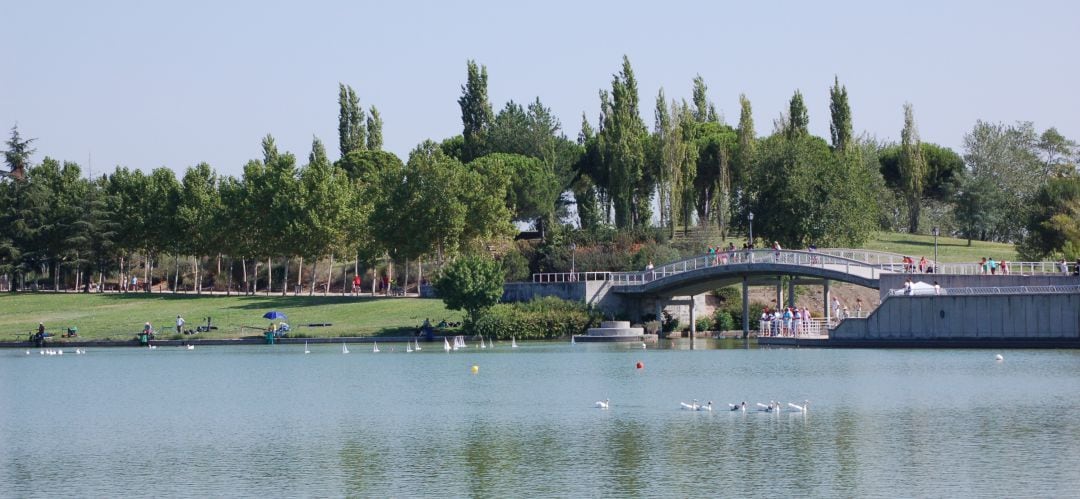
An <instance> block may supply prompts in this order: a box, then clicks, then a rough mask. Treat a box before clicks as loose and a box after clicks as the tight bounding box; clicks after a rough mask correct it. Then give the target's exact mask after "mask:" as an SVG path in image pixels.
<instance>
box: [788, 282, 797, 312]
mask: <svg viewBox="0 0 1080 499" xmlns="http://www.w3.org/2000/svg"><path fill="white" fill-rule="evenodd" d="M796 279H797V278H796V277H792V278H791V280H790V281H788V287H787V305H788V306H789V307H791V308H795V280H796Z"/></svg>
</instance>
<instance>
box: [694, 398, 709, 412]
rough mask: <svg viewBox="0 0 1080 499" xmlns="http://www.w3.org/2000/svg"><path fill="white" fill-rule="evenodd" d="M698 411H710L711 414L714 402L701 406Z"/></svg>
mask: <svg viewBox="0 0 1080 499" xmlns="http://www.w3.org/2000/svg"><path fill="white" fill-rule="evenodd" d="M697 410H699V411H710V412H711V411H712V401H711V400H710V401H709V403H708V404H705V405H699V406H698V408H697Z"/></svg>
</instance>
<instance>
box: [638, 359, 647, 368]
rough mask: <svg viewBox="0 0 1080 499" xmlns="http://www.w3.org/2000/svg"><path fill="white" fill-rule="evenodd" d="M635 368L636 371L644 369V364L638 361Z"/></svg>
mask: <svg viewBox="0 0 1080 499" xmlns="http://www.w3.org/2000/svg"><path fill="white" fill-rule="evenodd" d="M637 368H638V369H644V368H645V363H644V362H641V361H638V363H637Z"/></svg>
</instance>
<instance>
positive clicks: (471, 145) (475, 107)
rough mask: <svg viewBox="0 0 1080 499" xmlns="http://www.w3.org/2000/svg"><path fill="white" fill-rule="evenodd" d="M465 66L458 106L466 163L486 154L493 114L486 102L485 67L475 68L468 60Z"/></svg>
mask: <svg viewBox="0 0 1080 499" xmlns="http://www.w3.org/2000/svg"><path fill="white" fill-rule="evenodd" d="M466 66H467V79H466V82H465V84H464V85H462V86H461V97H460V98H459V99H458V105H459V106H461V123H462V125H463V130H462V136H463V137H464V138H465V151H464V156H465V157H464V158H462V161H463V162H466V163H467V162H469V161H472V160H473V159H476V158H479V157H480V156H483V155H484V154H485V153H486V152H487V143H486V141H487V134H488V131H489V130H490V129H491V123H492V121H493V120H494V117H493V116H494V113H493V112H492V110H491V103H490V102H488V89H487V80H488V74H487V66H477V64H476V61H473V60H469V61H468V63H467V64H466Z"/></svg>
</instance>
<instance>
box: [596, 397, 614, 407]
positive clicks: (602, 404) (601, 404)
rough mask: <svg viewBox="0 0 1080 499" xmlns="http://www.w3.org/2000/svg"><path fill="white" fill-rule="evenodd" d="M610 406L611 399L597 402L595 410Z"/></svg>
mask: <svg viewBox="0 0 1080 499" xmlns="http://www.w3.org/2000/svg"><path fill="white" fill-rule="evenodd" d="M610 405H611V399H604V400H599V401H597V402H596V408H597V409H607V408H608V407H609V406H610Z"/></svg>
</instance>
